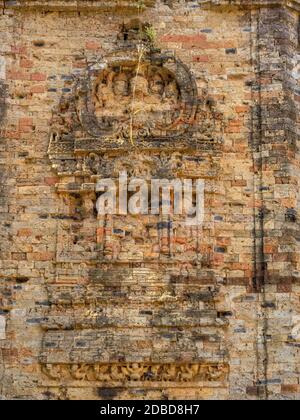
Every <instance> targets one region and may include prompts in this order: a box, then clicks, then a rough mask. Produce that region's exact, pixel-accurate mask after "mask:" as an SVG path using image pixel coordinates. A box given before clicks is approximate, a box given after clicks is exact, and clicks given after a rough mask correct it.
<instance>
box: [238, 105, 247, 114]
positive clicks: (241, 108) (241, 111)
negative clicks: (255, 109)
mask: <svg viewBox="0 0 300 420" xmlns="http://www.w3.org/2000/svg"><path fill="white" fill-rule="evenodd" d="M235 110H236V112H237V113H238V114H244V113H246V112H249V110H250V107H249V106H248V105H239V106H236V107H235Z"/></svg>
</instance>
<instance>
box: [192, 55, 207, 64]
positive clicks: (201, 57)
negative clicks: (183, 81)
mask: <svg viewBox="0 0 300 420" xmlns="http://www.w3.org/2000/svg"><path fill="white" fill-rule="evenodd" d="M193 61H194V63H208V62H209V61H210V59H209V56H208V55H195V56H194V57H193Z"/></svg>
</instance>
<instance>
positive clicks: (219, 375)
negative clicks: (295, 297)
mask: <svg viewBox="0 0 300 420" xmlns="http://www.w3.org/2000/svg"><path fill="white" fill-rule="evenodd" d="M42 370H43V373H44V374H45V375H46V376H47V377H48V378H50V379H53V380H75V381H99V382H110V383H114V382H164V383H168V382H169V383H170V382H183V383H186V382H215V381H219V382H222V381H224V380H226V379H227V376H228V366H227V365H225V364H219V365H207V364H199V363H190V364H178V365H177V364H147V363H145V364H143V363H130V364H95V365H88V364H74V365H63V364H53V365H50V364H48V365H44V366H43V367H42Z"/></svg>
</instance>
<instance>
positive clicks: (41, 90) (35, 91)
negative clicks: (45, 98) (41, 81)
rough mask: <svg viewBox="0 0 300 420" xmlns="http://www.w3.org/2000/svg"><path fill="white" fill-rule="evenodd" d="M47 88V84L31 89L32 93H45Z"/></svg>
mask: <svg viewBox="0 0 300 420" xmlns="http://www.w3.org/2000/svg"><path fill="white" fill-rule="evenodd" d="M45 92H46V88H45V86H32V88H31V89H30V93H45Z"/></svg>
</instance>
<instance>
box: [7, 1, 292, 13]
mask: <svg viewBox="0 0 300 420" xmlns="http://www.w3.org/2000/svg"><path fill="white" fill-rule="evenodd" d="M156 3H158V0H6V1H5V0H0V8H2V9H17V10H20V9H21V10H42V11H43V10H44V11H55V10H56V11H105V10H107V11H112V10H114V11H116V10H125V9H126V10H128V11H132V12H135V11H138V10H140V11H142V10H145V9H147V8H149V7H154V6H155V4H156ZM174 3H176V0H174ZM198 3H199V6H202V7H203V8H206V9H207V8H216V7H222V6H227V7H228V6H230V7H234V6H237V7H245V8H249V7H278V6H285V7H289V8H291V9H294V10H296V11H300V0H198ZM141 4H142V5H143V6H142V7H141ZM174 7H176V4H175V5H174Z"/></svg>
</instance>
